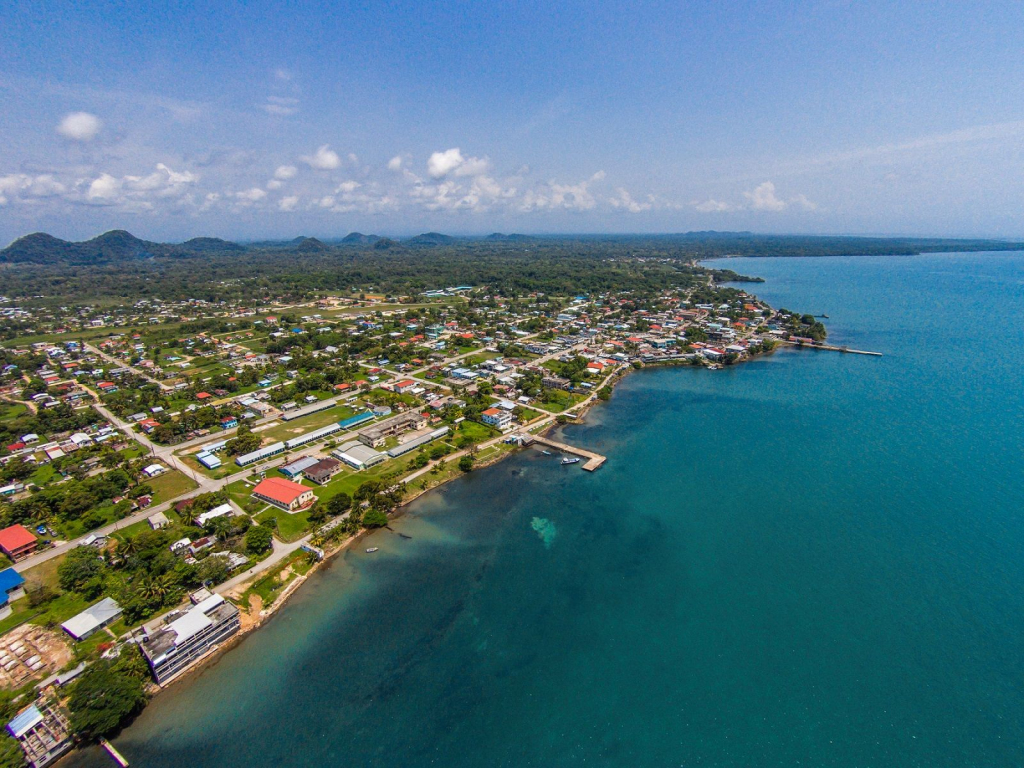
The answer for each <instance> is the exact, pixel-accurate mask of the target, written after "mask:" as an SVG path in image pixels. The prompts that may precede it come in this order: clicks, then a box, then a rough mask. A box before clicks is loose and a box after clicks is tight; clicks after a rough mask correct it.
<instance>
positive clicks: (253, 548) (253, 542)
mask: <svg viewBox="0 0 1024 768" xmlns="http://www.w3.org/2000/svg"><path fill="white" fill-rule="evenodd" d="M273 538H274V534H273V533H272V532H271V530H270V529H269V528H265V527H264V526H262V525H254V526H253V527H252V528H250V529H249V530H248V531H246V532H245V551H246V552H248V553H249V554H251V555H259V554H262V553H263V552H266V551H267V550H268V549H270V545H271V541H273Z"/></svg>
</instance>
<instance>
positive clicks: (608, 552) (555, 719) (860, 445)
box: [74, 254, 1024, 768]
mask: <svg viewBox="0 0 1024 768" xmlns="http://www.w3.org/2000/svg"><path fill="white" fill-rule="evenodd" d="M728 266H729V267H731V268H733V269H736V270H737V271H739V272H745V273H748V274H757V275H761V276H764V277H765V278H766V279H767V283H765V284H763V285H752V286H749V287H750V289H751V290H754V291H755V292H757V293H758V294H759V295H761V296H763V297H764V298H766V299H767V300H769V301H770V302H771V303H773V304H774V305H776V306H786V307H788V308H791V309H794V310H801V311H810V312H826V313H828V314H829V315H830V316H831V319H830V320H829V321H827V322H828V324H829V327H830V330H831V332H832V338H833V339H835V340H837V341H840V342H843V343H848V344H850V345H851V346H853V347H857V348H862V349H870V350H877V351H880V352H883V353H884V355H885V356H884V357H882V358H872V357H860V356H853V355H841V354H836V353H829V352H813V351H783V352H779V353H777V354H775V355H773V356H771V357H769V358H766V359H763V360H760V361H757V362H754V363H751V364H747V365H742V366H737V367H735V368H731V369H725V370H722V371H717V372H709V371H697V370H688V369H678V368H677V369H661V370H654V371H645V372H641V373H638V374H634V375H631V376H629V377H628V378H627V379H626V380H625V381H624V382H623V383H622V384H621V385H620V386H619V387H618V388H617V389H616V392H615V395H614V397H613V399H612V400H611V402H610V403H609V404H607V405H603V406H599V407H598V408H596V409H595V410H593V411H592V412H591V413H590V414H589V416H588V419H587V423H586V424H585V425H582V426H577V427H569V428H567V429H566V430H565V431H564V437H565V438H566V439H567V440H569V441H571V442H575V443H577V444H580V445H583V446H586V447H590V448H593V449H595V450H598V451H600V452H602V453H605V454H607V455H608V457H609V460H608V463H607V464H606V465H605V467H603V468H602V469H601V470H599V471H598V472H596V473H594V474H589V473H585V472H582V471H580V470H579V469H578V468H575V467H573V468H563V467H560V466H558V465H557V463H556V459H555V458H553V457H546V456H543V455H541V454H540V453H539V452H537V451H529V452H524V453H522V454H519V455H517V456H516V457H514V458H512V459H510V460H508V461H505V462H503V463H501V464H500V465H497V466H495V467H492V468H489V469H485V470H481V471H477V472H474V473H472V474H471V475H470V476H469V477H467V478H466V479H465V480H462V481H459V482H456V483H453V484H450V485H448V486H446V487H445V488H444V489H443V490H442V491H440V492H437V493H434V494H431V495H429V496H427V497H424V499H422V500H421V501H420V502H419V503H417V504H415V505H414V507H413V509H412V512H411V514H409V515H407V516H406V517H405V518H403V519H402V521H401V522H400V523H399V525H398V527H399V528H400V530H402V531H403V532H405V533H407V534H409V535H411V536H413V538H412V539H411V540H404V539H400V538H398V537H397V536H395V535H394V534H391V533H388V532H381V533H378V534H375V535H374V536H373V537H372V539H371V540H369V541H367V543H366V545H365V546H370V545H376V546H380V548H381V551H380V552H378V553H377V554H376V555H367V554H365V553H364V552H363V551H362V550H363V547H360V548H359V549H358V550H357V551H354V552H349V553H347V554H345V555H343V556H342V557H340V558H339V559H338V560H337V561H336V562H335V564H334V565H333V566H332V567H331V568H329V569H327V570H325V571H323V572H321V573H320V574H318V575H315V576H314V577H313V578H312V579H311V581H310V583H309V584H308V585H306V586H305V587H304V588H303V589H302V590H300V592H299V593H298V595H297V596H296V597H295V598H294V599H293V600H292V601H291V602H289V604H288V605H287V606H286V607H285V608H284V609H283V610H282V611H281V612H280V613H279V614H278V615H277V616H276V617H275V618H274V619H273V620H271V621H270V622H269V624H268V625H267V626H265V627H264V628H262V629H260V630H259V631H258V632H256V633H254V634H252V635H251V636H249V637H248V638H247V639H245V640H244V642H243V643H242V644H241V645H240V646H239V647H238V648H236V649H235V650H233V651H231V652H230V653H228V654H225V655H224V656H223V657H222V658H221V660H220V661H219V662H218V663H217V664H215V665H214V666H212V667H211V668H209V669H207V670H206V671H205V672H203V673H202V674H201V675H199V676H197V677H194V678H192V679H191V680H190V681H189V682H187V683H186V684H183V685H179V686H176V687H174V688H173V689H172V690H171V691H169V692H167V693H165V694H162V695H161V696H159V697H158V698H157V699H156V700H155V701H154V702H153V704H152V705H151V706H150V707H149V708H148V709H147V710H146V712H145V713H144V714H143V715H142V716H141V717H140V718H139V720H138V721H137V722H136V723H135V724H134V725H133V726H132V727H131V728H129V729H128V730H127V731H126V732H125V733H123V734H122V735H121V737H120V738H118V739H117V740H116V745H117V746H118V748H119V749H121V751H122V752H123V753H124V754H125V755H126V756H127V757H128V758H129V760H131V762H132V764H133V765H140V766H145V767H146V768H162V767H163V766H181V765H186V766H190V768H202V767H205V766H211V767H214V766H215V767H216V768H235V767H236V766H244V767H245V768H263V766H292V765H295V766H299V765H301V766H321V765H352V766H401V767H402V768H414V767H418V766H446V767H450V768H463V767H465V768H469V767H474V768H475V767H477V766H481V767H482V766H584V765H599V766H628V767H630V768H643V767H646V766H651V767H652V768H653V767H655V766H657V767H661V766H743V767H744V768H746V767H748V766H797V765H804V766H850V767H853V766H929V767H932V766H1011V765H1021V764H1024V665H1022V663H1021V657H1022V651H1024V589H1022V587H1024V520H1022V514H1021V510H1022V507H1024V490H1022V484H1021V479H1022V470H1024V449H1022V433H1024V394H1022V375H1021V372H1022V369H1024V313H1022V300H1024V256H1022V255H1005V254H971V255H956V254H953V255H929V256H919V257H900V258H873V257H865V258H832V259H764V260H750V259H737V260H733V261H731V262H729V264H728ZM535 518H539V520H535ZM102 760H103V761H106V758H102ZM74 761H75V762H78V763H81V764H86V763H88V764H97V765H98V764H105V763H101V762H100V758H97V756H96V755H95V754H90V755H86V756H84V757H77V758H75V759H74Z"/></svg>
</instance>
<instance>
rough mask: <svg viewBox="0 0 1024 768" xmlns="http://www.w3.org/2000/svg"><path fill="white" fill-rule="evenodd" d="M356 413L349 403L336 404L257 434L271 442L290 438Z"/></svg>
mask: <svg viewBox="0 0 1024 768" xmlns="http://www.w3.org/2000/svg"><path fill="white" fill-rule="evenodd" d="M356 413H357V411H356V410H355V409H354V408H350V407H349V406H347V405H336V406H334V407H333V408H328V409H327V410H326V411H320V413H313V414H310V415H309V416H303V417H302V418H301V419H295V420H294V421H284V422H281V423H280V424H278V425H277V426H275V427H270V428H269V429H264V430H262V431H260V432H257V433H256V434H257V435H259V436H260V437H262V438H264V439H265V440H269V441H270V442H276V441H278V440H290V439H291V438H293V437H298V436H299V435H303V434H305V433H306V432H312V431H313V430H314V429H320V428H321V427H326V426H327V425H328V424H331V423H332V422H337V421H341V420H342V419H347V418H348V417H349V416H354V415H355V414H356Z"/></svg>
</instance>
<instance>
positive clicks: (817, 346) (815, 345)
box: [781, 339, 882, 357]
mask: <svg viewBox="0 0 1024 768" xmlns="http://www.w3.org/2000/svg"><path fill="white" fill-rule="evenodd" d="M781 341H782V343H783V344H788V345H789V346H791V347H802V348H803V349H825V350H828V351H829V352H846V353H847V354H849V355H870V356H871V357H881V356H882V353H881V352H868V351H867V350H863V349H850V348H849V347H837V346H835V345H834V344H818V343H817V342H814V343H808V342H802V343H801V342H799V341H789V340H788V339H782V340H781Z"/></svg>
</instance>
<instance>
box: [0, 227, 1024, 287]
mask: <svg viewBox="0 0 1024 768" xmlns="http://www.w3.org/2000/svg"><path fill="white" fill-rule="evenodd" d="M980 250H1024V243H1019V242H1007V241H993V240H941V239H909V238H894V239H887V238H857V237H811V236H776V235H756V234H753V233H749V232H734V233H719V232H693V233H687V234H682V235H659V236H639V235H637V236H592V237H582V236H580V237H532V236H525V235H500V234H495V235H490V236H488V237H486V238H476V239H471V238H453V237H449V236H446V235H441V234H438V233H426V234H424V235H419V236H417V237H415V238H411V239H408V240H405V241H403V242H397V241H395V240H389V239H387V238H381V237H377V236H375V235H362V234H359V233H353V234H352V235H349V236H347V237H345V238H343V239H341V240H340V241H338V242H335V243H331V242H324V241H321V240H316V239H314V238H303V237H300V238H296V239H295V240H291V241H288V242H278V243H254V244H249V245H239V244H237V243H230V242H227V241H224V240H217V239H214V238H195V239H193V240H189V241H187V242H185V243H181V244H161V243H151V242H147V241H144V240H139V239H138V238H135V237H134V236H132V235H131V234H129V233H127V232H123V231H115V232H108V233H106V234H104V235H101V236H99V237H97V238H95V239H93V240H90V241H87V242H84V243H69V242H67V241H63V240H59V239H57V238H54V237H51V236H49V235H44V234H34V235H29V236H26V237H24V238H21V239H19V240H16V241H15V242H14V243H12V244H11V245H10V246H8V247H7V248H6V249H4V250H3V251H0V281H2V283H3V285H4V293H5V294H6V295H7V296H8V297H10V298H12V299H16V300H20V301H24V300H26V299H32V298H33V297H37V298H38V300H45V301H49V302H75V303H79V302H83V301H96V300H102V299H108V300H125V299H131V300H137V299H139V298H159V299H164V300H174V299H186V298H198V299H205V300H207V301H220V300H243V301H252V302H262V301H266V300H270V299H289V300H294V299H308V298H311V297H313V296H316V295H317V294H318V293H326V292H339V291H352V292H357V291H374V292H380V293H386V294H415V293H418V292H421V291H426V290H430V289H437V288H445V287H448V286H454V285H473V286H487V287H489V288H490V289H491V290H492V291H493V292H495V293H497V294H506V295H521V294H523V293H528V292H532V291H541V292H546V293H554V294H562V295H565V294H573V293H581V292H602V291H605V290H610V289H616V290H635V291H638V292H651V291H657V290H660V289H662V288H664V287H665V286H666V285H668V284H676V285H680V284H687V283H691V282H693V281H694V280H698V279H704V278H705V276H706V273H704V272H703V271H702V270H699V269H697V268H695V266H694V262H695V261H696V260H699V259H707V258H717V257H726V256H754V257H774V256H806V257H810V256H837V255H880V254H893V255H906V254H914V253H922V252H936V251H980ZM717 277H718V278H719V279H738V278H739V276H737V275H735V274H734V273H730V272H728V271H721V272H719V274H718V275H717Z"/></svg>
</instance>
